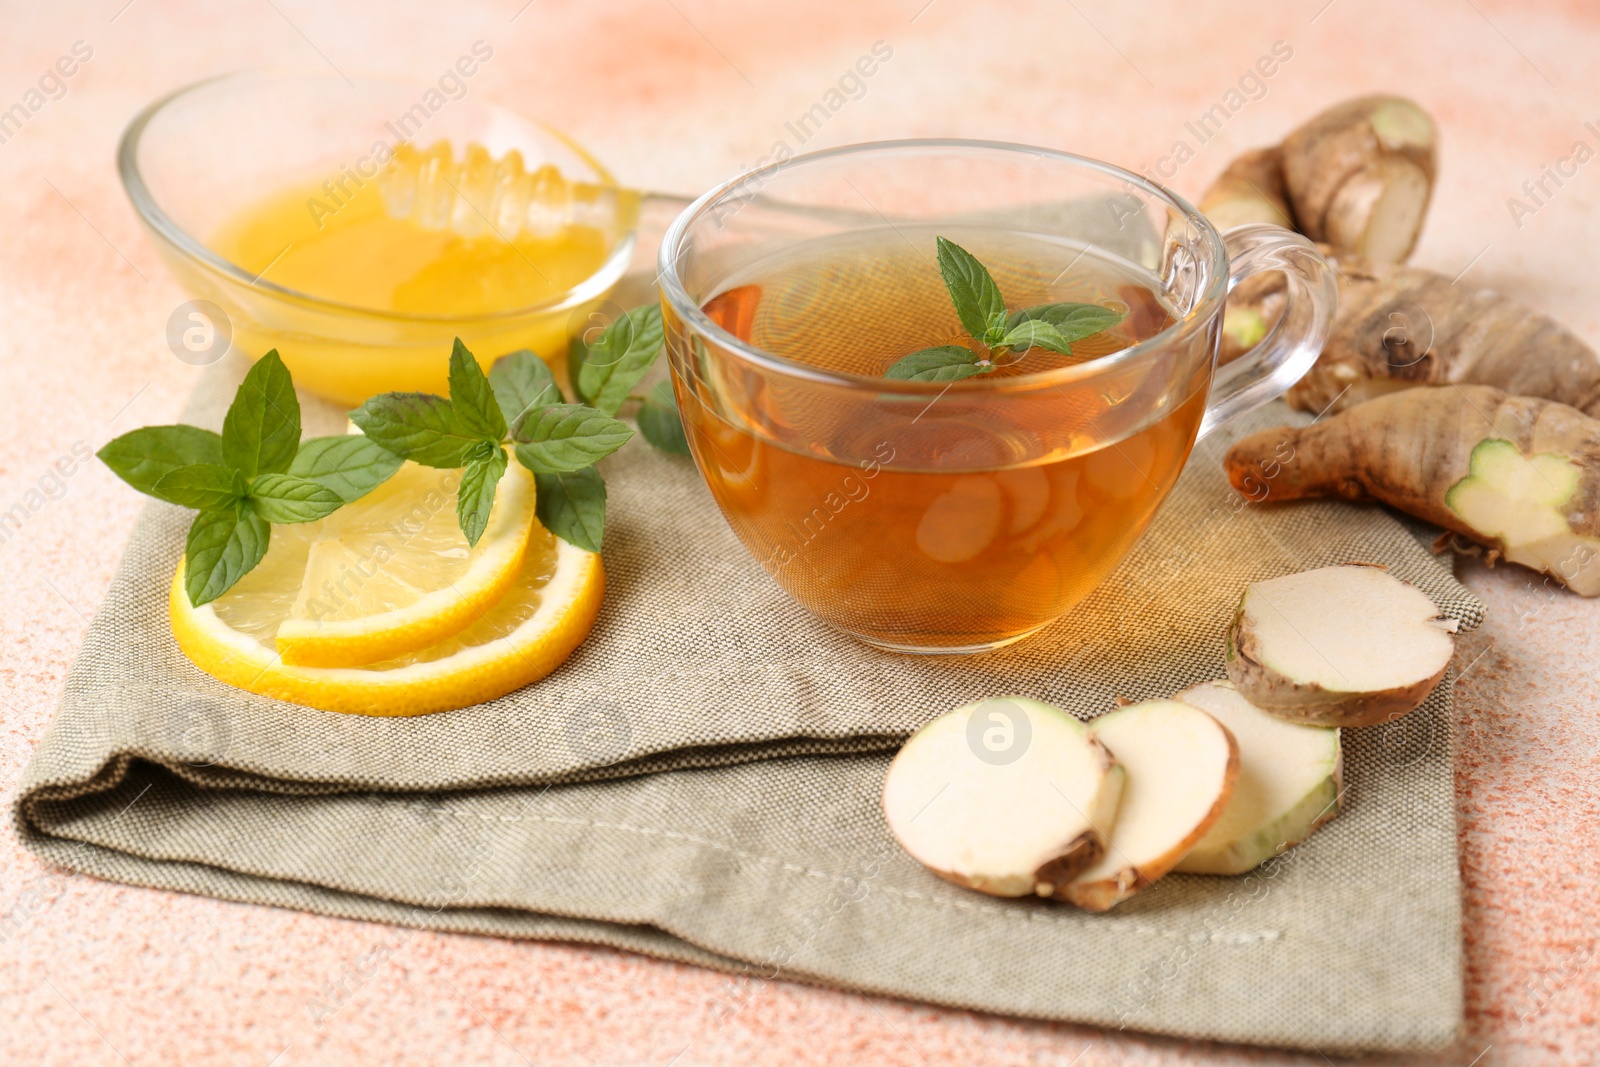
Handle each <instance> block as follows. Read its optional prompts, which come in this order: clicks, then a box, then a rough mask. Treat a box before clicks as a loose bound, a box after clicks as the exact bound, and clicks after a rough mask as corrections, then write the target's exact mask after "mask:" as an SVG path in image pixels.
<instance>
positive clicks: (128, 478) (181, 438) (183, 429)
mask: <svg viewBox="0 0 1600 1067" xmlns="http://www.w3.org/2000/svg"><path fill="white" fill-rule="evenodd" d="M95 454H96V455H98V456H99V457H100V461H101V462H102V463H104V464H105V465H106V466H108V467H110V468H111V473H113V474H115V475H116V476H117V477H118V478H121V479H122V480H123V481H125V482H127V483H128V484H129V485H131V486H133V487H134V488H135V489H137V490H139V492H141V493H145V494H148V495H150V496H154V495H155V484H156V483H157V482H159V481H160V480H161V478H162V476H163V475H165V474H168V473H169V472H171V471H175V470H177V469H178V468H179V467H188V466H192V465H194V464H197V463H208V464H214V465H218V466H220V465H221V464H222V438H221V437H220V436H218V435H217V434H214V433H212V432H211V431H210V430H202V429H200V428H198V427H195V426H181V425H180V426H146V427H144V428H142V429H138V430H133V431H130V432H128V433H125V434H123V435H122V436H121V437H117V438H114V439H113V440H111V441H109V442H107V443H106V445H105V447H103V448H102V449H100V451H99V452H97V453H95ZM172 503H176V501H172Z"/></svg>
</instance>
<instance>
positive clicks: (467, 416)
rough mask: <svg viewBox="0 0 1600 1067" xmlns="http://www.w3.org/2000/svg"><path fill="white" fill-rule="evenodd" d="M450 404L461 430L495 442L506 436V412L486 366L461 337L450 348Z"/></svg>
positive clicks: (497, 442)
mask: <svg viewBox="0 0 1600 1067" xmlns="http://www.w3.org/2000/svg"><path fill="white" fill-rule="evenodd" d="M450 406H451V408H452V409H453V410H454V411H455V416H456V421H457V423H458V424H459V428H460V430H461V432H463V433H466V434H469V435H471V436H473V437H476V438H479V439H480V440H484V441H493V442H495V443H496V444H499V443H500V440H501V439H502V438H503V437H505V435H506V417H505V413H504V412H502V411H501V410H500V403H499V401H497V400H496V399H495V396H494V390H493V389H492V388H491V387H490V385H489V379H488V378H487V377H486V376H485V375H484V373H483V368H482V367H480V366H478V361H477V360H476V359H474V358H473V355H472V353H471V352H468V351H467V346H466V345H464V344H462V343H461V338H459V337H457V338H456V344H455V347H454V348H453V349H451V351H450Z"/></svg>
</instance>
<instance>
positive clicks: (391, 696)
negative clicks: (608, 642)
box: [170, 476, 605, 715]
mask: <svg viewBox="0 0 1600 1067" xmlns="http://www.w3.org/2000/svg"><path fill="white" fill-rule="evenodd" d="M508 477H509V476H508ZM503 485H504V483H503V482H502V486H503ZM502 491H503V490H502ZM496 507H499V504H498V502H497V503H496ZM450 511H451V521H452V522H454V521H455V514H454V509H453V508H451V509H450ZM492 523H493V520H491V528H492ZM272 534H273V537H274V538H276V537H277V535H278V529H277V528H274V529H273V531H272ZM487 536H488V535H487V534H485V537H487ZM479 543H480V544H481V543H482V542H479ZM257 569H258V570H259V569H260V568H259V567H258V568H257ZM254 573H255V572H254V571H252V572H251V574H252V575H254ZM513 578H514V582H513V584H512V586H511V588H510V590H509V591H507V592H506V594H505V595H504V596H503V597H501V598H500V599H499V600H497V601H495V602H494V603H493V604H490V605H489V606H488V607H487V608H486V609H485V610H484V611H483V612H482V613H481V614H480V616H479V617H478V618H477V620H476V621H475V622H473V623H472V624H471V625H469V626H467V627H466V629H464V630H462V631H460V632H459V633H456V634H454V635H452V636H450V637H447V638H445V639H444V640H442V641H440V642H438V643H437V644H434V645H430V646H429V647H427V648H423V649H420V650H416V651H412V652H408V653H405V654H403V655H398V656H395V657H393V658H391V659H387V660H384V661H382V662H379V663H372V664H369V665H367V666H362V667H304V666H293V665H289V664H285V663H284V662H282V660H281V659H280V658H279V656H278V654H277V652H276V650H275V648H274V637H273V633H274V627H273V625H272V623H271V620H270V618H269V614H270V613H269V612H267V611H266V610H265V608H266V605H267V603H268V601H269V600H271V597H270V596H268V595H267V594H266V593H259V594H257V596H258V598H259V599H258V601H257V605H256V609H255V613H254V614H252V615H250V616H249V625H248V626H245V625H243V622H244V618H243V617H242V616H241V614H240V613H238V612H236V611H233V612H230V611H228V610H226V609H224V610H221V611H219V610H218V609H217V605H219V604H222V603H223V601H224V600H227V599H228V597H227V596H223V597H221V598H219V599H217V600H215V601H213V602H211V603H210V604H206V605H205V606H203V607H199V608H196V607H194V606H192V605H191V604H190V603H189V598H188V596H187V595H186V594H185V593H184V589H183V565H182V564H181V563H180V564H179V565H178V573H177V574H176V575H174V576H173V581H172V593H171V597H170V608H171V613H172V633H173V636H174V637H176V638H177V640H178V647H179V648H181V649H182V650H183V652H184V654H185V655H187V656H188V657H189V659H190V660H191V661H193V662H194V664H195V666H197V667H199V668H200V669H201V670H203V671H205V672H206V673H207V674H209V675H211V676H212V677H214V678H216V679H218V680H219V681H223V682H226V683H227V684H229V685H232V686H237V687H238V688H240V689H245V690H248V691H250V692H252V693H259V694H261V695H262V696H269V697H276V698H277V699H279V700H287V701H290V702H292V703H295V704H304V705H306V706H307V707H312V708H321V709H323V710H324V711H342V712H351V713H355V714H360V715H425V714H428V713H429V712H435V711H447V710H449V709H452V708H461V707H467V706H468V705H471V704H479V703H482V702H483V701H486V700H493V699H494V698H495V697H499V696H504V695H505V694H506V693H509V692H511V691H512V690H514V689H520V688H521V687H523V686H525V685H527V684H529V683H530V682H535V681H538V680H539V679H540V678H543V677H544V676H545V675H546V674H549V673H550V672H551V671H552V670H554V669H555V668H556V667H557V666H559V665H560V664H561V663H562V662H563V661H564V660H565V659H566V658H567V657H568V656H569V655H571V654H572V650H573V649H575V648H577V647H578V645H579V644H580V643H581V642H582V641H583V639H584V638H585V637H586V636H588V633H589V628H590V627H591V626H593V625H594V619H595V616H596V614H598V613H599V611H600V601H601V598H602V596H603V595H604V593H605V572H604V570H603V568H602V567H601V564H600V557H599V556H598V555H595V554H594V553H592V552H586V551H584V550H583V549H581V548H578V547H576V546H574V545H570V544H568V543H567V542H565V541H562V540H560V539H559V538H557V537H555V536H553V535H552V534H550V533H549V532H548V531H547V530H545V528H544V527H543V526H540V525H538V524H537V523H535V524H534V525H533V528H532V534H531V536H530V537H529V538H528V546H527V550H526V551H525V552H524V553H523V554H522V559H521V565H520V569H519V571H518V572H517V573H516V574H514V575H513ZM240 584H241V585H242V584H243V582H241V583H240ZM235 588H236V589H237V588H238V587H237V586H236V587H235ZM229 595H231V592H230V594H229ZM298 596H299V593H298V590H295V589H293V588H291V589H290V590H289V591H288V592H284V593H279V594H278V595H277V601H276V602H277V604H278V605H279V608H278V610H279V611H280V612H281V611H287V610H288V609H289V607H291V606H292V605H293V604H294V603H295V601H296V599H297V597H298ZM230 617H231V618H232V620H233V621H234V622H239V623H241V625H237V626H236V625H233V624H232V623H231V622H230Z"/></svg>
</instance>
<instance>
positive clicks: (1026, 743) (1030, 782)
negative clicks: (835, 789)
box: [883, 697, 1123, 897]
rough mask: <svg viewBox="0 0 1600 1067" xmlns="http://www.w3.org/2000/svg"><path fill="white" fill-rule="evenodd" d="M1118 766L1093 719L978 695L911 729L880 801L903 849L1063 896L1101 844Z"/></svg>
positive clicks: (1013, 891)
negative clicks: (1099, 737)
mask: <svg viewBox="0 0 1600 1067" xmlns="http://www.w3.org/2000/svg"><path fill="white" fill-rule="evenodd" d="M1122 786H1123V770H1122V768H1121V766H1119V765H1118V764H1117V763H1116V761H1115V760H1114V759H1113V758H1112V756H1111V754H1110V753H1109V752H1107V751H1106V748H1105V746H1104V745H1102V744H1101V743H1100V742H1099V741H1098V740H1096V739H1095V738H1094V737H1093V736H1092V735H1091V734H1090V731H1089V728H1088V727H1087V726H1086V725H1085V724H1083V723H1082V722H1079V721H1078V720H1077V719H1075V718H1073V717H1072V716H1071V715H1069V714H1067V713H1066V712H1064V711H1062V710H1061V709H1059V708H1055V707H1052V706H1050V705H1049V704H1042V703H1040V702H1038V701H1036V700H1027V699H1024V698H1022V697H1004V698H998V699H993V700H984V701H979V702H978V703H975V704H968V705H965V706H963V707H959V708H957V709H955V710H954V711H951V712H948V713H946V714H944V715H941V716H940V717H939V718H937V719H934V720H933V721H932V722H930V723H928V724H927V725H926V726H924V727H923V728H922V729H921V730H918V731H917V732H916V733H915V734H913V735H912V737H911V739H910V740H909V741H907V742H906V743H905V746H904V747H903V748H901V750H900V753H899V755H897V756H896V757H895V759H894V762H893V763H891V764H890V766H889V773H888V775H887V777H886V778H885V779H884V784H883V811H884V816H885V818H886V819H887V820H888V823H889V829H890V831H891V832H893V834H894V836H895V838H896V840H898V841H899V842H900V844H901V846H902V847H903V848H904V849H905V850H906V851H907V852H908V853H910V854H911V857H912V858H913V859H915V860H916V861H917V862H919V863H921V864H922V865H923V866H925V867H927V868H928V869H929V870H931V871H933V873H935V874H937V875H938V876H939V877H941V878H945V879H948V880H949V881H952V882H954V883H956V884H957V885H960V886H965V887H966V888H968V889H976V890H978V891H979V892H982V893H989V894H991V895H993V896H999V897H1020V896H1026V895H1028V894H1030V893H1037V894H1039V895H1040V896H1052V895H1059V890H1060V888H1061V887H1062V886H1063V884H1064V883H1066V882H1069V881H1070V880H1071V879H1072V878H1073V877H1074V876H1076V875H1077V874H1078V873H1079V872H1080V871H1083V870H1084V869H1086V868H1087V867H1089V866H1090V865H1091V864H1093V863H1095V862H1096V861H1097V860H1098V859H1099V858H1100V857H1101V855H1102V854H1103V853H1104V852H1105V846H1106V836H1107V835H1108V834H1109V833H1110V832H1111V827H1112V825H1113V823H1114V821H1115V816H1116V810H1117V801H1118V798H1119V797H1120V795H1121V793H1122Z"/></svg>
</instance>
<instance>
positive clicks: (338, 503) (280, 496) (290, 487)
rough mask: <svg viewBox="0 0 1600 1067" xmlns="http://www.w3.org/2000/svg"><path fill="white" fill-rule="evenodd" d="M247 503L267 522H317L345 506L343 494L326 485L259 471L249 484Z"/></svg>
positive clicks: (286, 475) (287, 475)
mask: <svg viewBox="0 0 1600 1067" xmlns="http://www.w3.org/2000/svg"><path fill="white" fill-rule="evenodd" d="M250 502H251V504H253V505H254V506H255V510H256V513H257V514H259V515H260V516H261V517H262V518H263V519H266V520H267V521H268V522H280V523H284V524H290V523H296V522H316V521H317V520H318V519H325V518H327V517H328V516H329V515H332V514H333V513H334V512H335V511H338V510H339V509H340V508H342V507H343V506H344V497H342V496H340V495H339V494H338V492H337V491H335V490H333V489H330V488H328V487H327V486H325V485H319V484H318V483H316V482H314V481H312V480H311V479H309V478H297V477H295V476H294V475H292V474H258V475H256V480H255V481H253V482H251V483H250Z"/></svg>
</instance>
